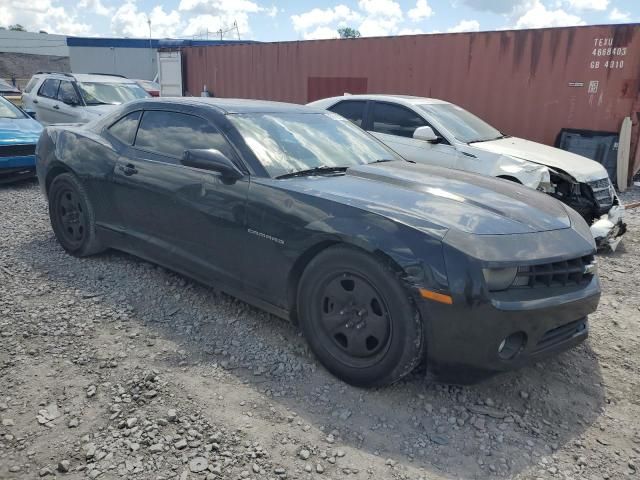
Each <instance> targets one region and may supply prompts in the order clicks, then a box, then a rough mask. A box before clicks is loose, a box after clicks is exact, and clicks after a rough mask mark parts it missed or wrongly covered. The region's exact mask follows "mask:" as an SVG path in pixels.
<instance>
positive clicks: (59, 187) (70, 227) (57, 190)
mask: <svg viewBox="0 0 640 480" xmlns="http://www.w3.org/2000/svg"><path fill="white" fill-rule="evenodd" d="M49 218H50V220H51V226H52V227H53V232H54V233H55V235H56V238H57V239H58V242H59V243H60V245H62V248H64V249H65V250H66V251H67V252H69V253H70V254H72V255H76V256H78V257H84V256H87V255H93V254H95V253H98V252H100V251H101V250H103V247H102V246H101V245H100V242H99V241H98V238H97V237H96V231H95V217H94V214H93V208H92V206H91V203H90V201H89V197H88V195H87V193H86V191H85V189H84V187H83V186H82V184H81V183H80V182H79V181H78V179H77V178H76V177H75V176H74V175H73V174H71V173H63V174H60V175H58V176H57V177H55V178H54V179H53V181H52V182H51V185H50V186H49Z"/></svg>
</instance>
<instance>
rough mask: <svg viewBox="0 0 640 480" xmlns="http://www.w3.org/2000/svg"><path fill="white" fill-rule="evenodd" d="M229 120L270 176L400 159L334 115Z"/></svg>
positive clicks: (265, 115)
mask: <svg viewBox="0 0 640 480" xmlns="http://www.w3.org/2000/svg"><path fill="white" fill-rule="evenodd" d="M227 118H229V120H230V121H231V123H233V125H234V126H235V127H236V128H237V129H238V130H239V131H240V133H241V135H242V137H243V138H244V141H245V142H246V144H247V146H248V147H249V148H250V149H251V150H252V151H253V153H254V154H255V156H256V157H257V158H258V160H259V161H260V163H261V164H262V166H264V168H265V169H266V170H267V172H268V173H269V175H271V176H272V177H278V176H281V175H290V174H292V173H295V172H301V171H308V170H312V169H332V168H344V169H346V168H349V167H353V166H356V165H363V164H366V163H374V162H379V161H386V160H399V159H400V158H399V157H398V156H397V155H396V154H395V153H393V152H392V151H391V150H389V149H388V148H387V147H385V146H384V145H383V144H382V143H380V142H378V141H377V140H375V139H374V138H373V137H371V136H369V135H368V134H367V133H365V132H364V131H362V130H360V129H359V128H358V127H356V126H355V125H353V124H352V123H351V122H349V121H348V120H345V119H343V118H342V117H338V116H337V115H333V114H322V113H255V114H233V115H229V116H228V117H227Z"/></svg>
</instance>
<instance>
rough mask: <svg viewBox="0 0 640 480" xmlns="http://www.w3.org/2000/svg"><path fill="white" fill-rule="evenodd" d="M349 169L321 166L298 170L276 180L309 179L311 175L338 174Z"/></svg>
mask: <svg viewBox="0 0 640 480" xmlns="http://www.w3.org/2000/svg"><path fill="white" fill-rule="evenodd" d="M347 168H349V167H327V166H325V165H321V166H319V167H313V168H309V169H307V170H298V171H297V172H291V173H285V174H282V175H278V176H277V177H276V178H277V179H281V178H292V177H307V176H309V175H322V174H325V173H336V172H344V171H346V170H347Z"/></svg>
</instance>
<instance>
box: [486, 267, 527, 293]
mask: <svg viewBox="0 0 640 480" xmlns="http://www.w3.org/2000/svg"><path fill="white" fill-rule="evenodd" d="M482 273H483V274H484V281H485V282H487V287H488V288H489V290H491V291H498V290H506V289H507V288H509V287H510V286H511V285H512V284H513V282H514V280H515V279H516V275H517V274H518V267H509V268H483V269H482Z"/></svg>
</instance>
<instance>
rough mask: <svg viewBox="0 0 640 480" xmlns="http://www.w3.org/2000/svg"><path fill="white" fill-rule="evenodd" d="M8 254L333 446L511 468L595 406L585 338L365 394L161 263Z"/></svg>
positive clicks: (40, 247) (292, 336)
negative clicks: (541, 354) (566, 347)
mask: <svg viewBox="0 0 640 480" xmlns="http://www.w3.org/2000/svg"><path fill="white" fill-rule="evenodd" d="M34 251H40V253H42V252H50V254H49V255H42V254H40V255H32V252H34ZM15 254H16V255H17V256H18V257H19V258H18V260H19V261H21V262H24V263H26V264H29V265H31V266H32V267H33V268H34V269H35V270H36V271H39V272H41V273H43V274H44V275H46V276H47V277H48V278H49V279H50V280H53V281H54V282H57V283H59V284H61V285H63V286H66V287H69V288H72V289H80V291H81V292H82V293H85V294H87V295H100V296H101V297H102V301H103V302H104V303H105V304H106V305H109V306H113V307H114V308H123V306H126V307H127V308H128V309H129V311H130V312H131V320H130V322H131V323H132V325H134V326H137V327H139V328H144V329H145V330H146V331H148V332H150V333H148V334H150V335H153V336H156V337H157V338H162V339H166V340H169V341H171V342H174V343H175V344H176V345H177V347H176V350H175V351H174V352H173V353H167V354H166V355H165V357H164V361H165V362H166V367H167V368H168V369H171V368H176V370H177V369H178V365H180V366H181V368H182V367H184V366H185V365H196V366H197V368H200V369H205V370H206V369H207V367H210V366H214V365H216V366H222V367H223V368H224V369H225V370H226V371H227V372H228V373H229V374H231V375H233V376H235V377H237V379H238V380H239V381H240V382H242V383H243V384H245V385H248V386H250V387H251V388H253V389H254V390H255V391H256V393H257V394H259V395H261V396H263V397H265V398H267V399H268V400H269V401H270V402H272V403H278V404H281V405H283V406H284V407H286V408H287V409H290V410H292V411H295V412H296V413H297V414H298V416H299V418H300V419H302V421H303V422H305V423H307V424H310V425H312V426H313V427H317V428H320V429H321V430H323V431H324V432H326V433H329V432H333V434H334V436H335V438H336V439H337V441H338V442H341V443H344V444H347V445H351V446H352V447H354V448H357V449H360V450H362V451H364V452H368V453H374V454H375V455H380V456H382V457H383V458H387V457H388V458H392V459H394V460H395V461H397V462H399V463H401V464H402V463H406V464H409V463H410V464H411V465H414V466H416V467H418V466H420V467H423V468H424V469H426V470H427V471H431V472H433V473H434V474H436V473H437V474H441V475H447V476H449V475H453V476H456V477H462V478H485V477H486V476H490V475H494V474H495V475H502V476H505V475H508V476H512V475H515V474H517V473H518V472H521V471H523V470H527V469H529V468H532V467H536V466H537V465H539V464H540V462H541V461H542V463H544V460H542V459H543V457H545V456H550V455H552V454H553V453H554V451H556V450H558V449H560V448H562V445H564V444H566V443H567V442H570V441H572V439H575V438H577V437H580V435H581V434H582V433H583V431H584V430H585V429H587V428H589V427H590V426H591V425H592V424H594V423H595V422H597V419H598V418H599V416H600V414H601V412H602V410H603V406H604V402H605V400H604V393H603V386H602V384H603V382H602V376H601V371H600V366H599V364H598V361H597V356H596V354H595V352H594V351H593V350H592V348H591V347H590V345H589V342H586V343H584V344H582V345H581V346H579V347H578V348H576V349H574V350H572V351H570V352H566V353H564V354H561V355H559V356H558V357H555V358H553V359H550V360H546V361H544V362H542V363H537V364H535V365H532V366H529V367H527V368H524V369H521V370H518V371H515V372H510V373H505V374H500V375H497V376H494V377H492V378H489V379H486V380H484V381H483V382H481V383H478V384H475V385H468V386H458V385H447V384H441V383H438V382H437V381H435V380H434V379H433V378H432V377H431V376H430V375H429V374H426V375H425V373H424V372H419V373H414V374H412V375H410V376H409V377H408V378H406V379H404V380H403V381H401V382H399V383H397V384H395V385H393V386H391V387H387V388H380V389H374V390H364V389H360V388H355V387H351V386H349V385H347V384H345V383H343V382H341V381H339V380H337V379H336V378H334V377H333V376H331V375H330V374H329V373H327V372H326V370H324V368H323V367H322V366H320V365H319V364H318V363H317V361H316V360H315V358H314V357H313V355H312V354H311V353H310V351H309V349H308V347H307V345H306V342H305V341H304V339H303V338H302V337H301V335H300V334H299V330H298V329H297V328H296V327H295V326H292V325H290V324H289V323H287V322H285V321H283V320H281V319H278V318H275V317H273V316H271V315H268V314H266V313H264V312H262V311H260V310H258V309H255V308H253V307H251V306H249V305H247V304H245V303H243V302H240V301H238V300H235V299H233V298H231V297H229V296H227V295H225V294H222V293H218V292H216V291H214V290H213V289H211V288H209V287H206V286H203V285H201V284H198V283H196V282H193V281H191V280H189V279H186V278H185V277H182V276H180V275H178V274H174V273H171V272H168V271H167V270H165V269H163V268H161V267H156V266H154V265H152V264H150V263H147V262H145V261H142V260H139V259H136V258H134V257H131V256H129V255H127V254H123V253H119V252H113V251H110V252H106V253H104V254H101V255H98V256H95V257H91V258H85V259H78V258H74V257H71V256H69V255H66V254H64V253H63V252H62V250H61V248H60V246H59V245H58V244H57V242H56V241H55V239H54V238H53V236H52V234H51V233H50V232H46V231H45V232H38V233H37V235H34V239H33V240H31V241H30V242H28V243H25V244H23V245H22V246H21V248H20V249H19V250H18V251H16V253H15ZM34 258H37V259H39V260H35V261H34V260H33V259H34ZM43 259H44V260H43ZM195 371H197V369H196V370H194V372H195ZM203 388H204V387H203ZM211 396H213V392H211Z"/></svg>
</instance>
